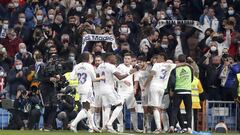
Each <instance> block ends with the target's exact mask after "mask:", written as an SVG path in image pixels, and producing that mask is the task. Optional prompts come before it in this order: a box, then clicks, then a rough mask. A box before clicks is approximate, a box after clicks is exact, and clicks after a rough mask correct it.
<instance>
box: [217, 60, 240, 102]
mask: <svg viewBox="0 0 240 135" xmlns="http://www.w3.org/2000/svg"><path fill="white" fill-rule="evenodd" d="M223 63H224V65H223V67H222V69H221V72H220V75H219V78H220V79H221V91H220V94H221V98H222V100H223V101H233V100H234V99H235V98H236V97H237V87H238V86H237V85H238V83H237V78H236V75H237V73H239V71H240V65H239V63H235V62H234V59H233V58H231V57H227V58H225V59H224V62H223Z"/></svg>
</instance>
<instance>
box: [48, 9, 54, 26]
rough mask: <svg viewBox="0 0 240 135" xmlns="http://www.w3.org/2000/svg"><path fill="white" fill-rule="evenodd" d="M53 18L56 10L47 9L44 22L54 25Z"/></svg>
mask: <svg viewBox="0 0 240 135" xmlns="http://www.w3.org/2000/svg"><path fill="white" fill-rule="evenodd" d="M55 16H56V10H55V9H53V8H50V9H48V12H47V19H46V20H47V21H48V22H50V24H53V23H54V19H55Z"/></svg>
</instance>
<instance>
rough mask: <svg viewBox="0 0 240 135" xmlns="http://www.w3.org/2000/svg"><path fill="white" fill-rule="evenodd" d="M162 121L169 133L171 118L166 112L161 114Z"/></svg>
mask: <svg viewBox="0 0 240 135" xmlns="http://www.w3.org/2000/svg"><path fill="white" fill-rule="evenodd" d="M161 120H162V123H163V129H164V131H167V130H168V129H169V117H168V114H167V112H166V110H164V111H162V112H161Z"/></svg>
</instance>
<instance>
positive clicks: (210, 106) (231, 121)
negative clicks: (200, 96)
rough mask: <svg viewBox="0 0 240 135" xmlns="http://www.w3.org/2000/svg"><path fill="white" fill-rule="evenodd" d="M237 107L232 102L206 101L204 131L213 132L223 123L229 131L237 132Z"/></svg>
mask: <svg viewBox="0 0 240 135" xmlns="http://www.w3.org/2000/svg"><path fill="white" fill-rule="evenodd" d="M238 109H239V106H238V104H236V103H235V102H234V101H206V130H212V131H213V130H214V129H215V126H216V125H217V123H219V122H224V123H225V124H226V125H227V127H228V129H229V130H230V131H237V126H238V122H237V116H238Z"/></svg>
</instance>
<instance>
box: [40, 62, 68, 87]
mask: <svg viewBox="0 0 240 135" xmlns="http://www.w3.org/2000/svg"><path fill="white" fill-rule="evenodd" d="M45 72H46V74H47V76H50V77H55V76H57V75H60V80H59V81H58V82H57V87H59V88H65V87H67V86H68V85H69V82H68V81H67V79H66V78H65V76H63V75H62V73H63V67H62V64H61V63H60V62H59V61H54V62H50V63H48V65H47V66H46V68H45Z"/></svg>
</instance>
